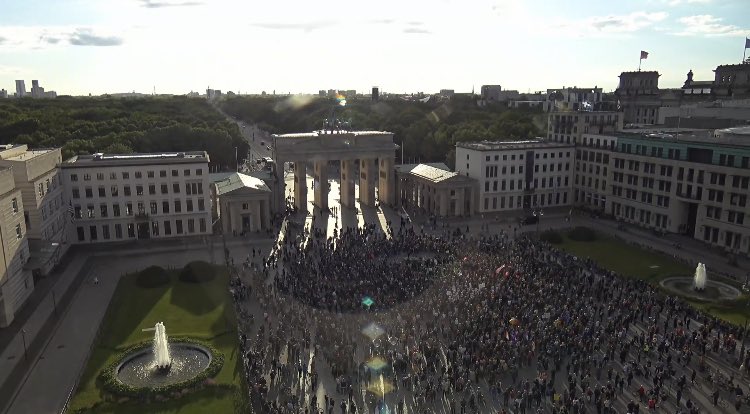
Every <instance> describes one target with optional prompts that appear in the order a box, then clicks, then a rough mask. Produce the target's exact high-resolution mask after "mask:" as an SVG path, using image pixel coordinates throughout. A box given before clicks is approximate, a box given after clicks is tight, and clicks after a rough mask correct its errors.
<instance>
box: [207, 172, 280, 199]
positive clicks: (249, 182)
mask: <svg viewBox="0 0 750 414" xmlns="http://www.w3.org/2000/svg"><path fill="white" fill-rule="evenodd" d="M220 174H221V173H219V174H211V175H210V177H211V181H212V182H213V183H214V184H216V194H217V195H223V194H227V193H231V192H233V191H235V190H239V189H241V188H249V189H252V190H256V191H262V192H269V193H270V192H271V189H270V188H268V186H267V185H266V183H265V182H263V180H261V179H260V178H255V177H251V176H249V175H246V174H242V173H238V172H235V173H230V174H228V175H226V176H224V177H221V176H220ZM214 178H217V179H218V180H214Z"/></svg>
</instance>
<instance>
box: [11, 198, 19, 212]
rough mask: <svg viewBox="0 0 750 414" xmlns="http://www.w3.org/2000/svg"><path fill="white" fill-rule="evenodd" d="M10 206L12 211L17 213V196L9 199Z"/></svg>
mask: <svg viewBox="0 0 750 414" xmlns="http://www.w3.org/2000/svg"><path fill="white" fill-rule="evenodd" d="M10 206H11V208H12V209H13V213H18V199H17V198H13V200H11V202H10Z"/></svg>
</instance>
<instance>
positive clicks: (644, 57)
mask: <svg viewBox="0 0 750 414" xmlns="http://www.w3.org/2000/svg"><path fill="white" fill-rule="evenodd" d="M641 59H648V52H645V51H643V50H641Z"/></svg>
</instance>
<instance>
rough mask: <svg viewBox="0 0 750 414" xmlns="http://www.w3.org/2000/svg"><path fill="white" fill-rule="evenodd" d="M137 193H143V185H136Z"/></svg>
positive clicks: (140, 194)
mask: <svg viewBox="0 0 750 414" xmlns="http://www.w3.org/2000/svg"><path fill="white" fill-rule="evenodd" d="M135 195H139V196H142V195H143V186H142V185H137V186H135Z"/></svg>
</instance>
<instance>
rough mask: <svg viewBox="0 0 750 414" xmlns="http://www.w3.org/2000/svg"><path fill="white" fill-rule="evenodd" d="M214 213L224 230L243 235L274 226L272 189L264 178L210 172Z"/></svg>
mask: <svg viewBox="0 0 750 414" xmlns="http://www.w3.org/2000/svg"><path fill="white" fill-rule="evenodd" d="M211 181H212V186H211V195H212V199H213V209H214V211H213V215H214V217H215V218H218V219H219V220H220V221H221V229H222V232H223V234H226V235H232V236H240V235H244V234H246V233H250V232H258V231H264V230H268V229H269V228H270V226H271V208H270V206H271V189H270V188H268V185H266V183H265V182H263V180H261V179H260V178H256V177H252V176H249V175H246V174H242V173H218V174H211Z"/></svg>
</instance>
